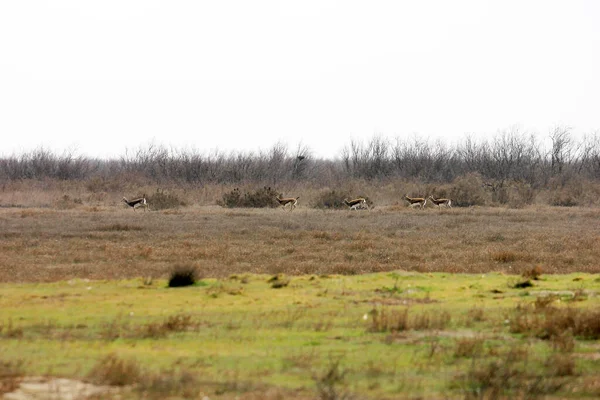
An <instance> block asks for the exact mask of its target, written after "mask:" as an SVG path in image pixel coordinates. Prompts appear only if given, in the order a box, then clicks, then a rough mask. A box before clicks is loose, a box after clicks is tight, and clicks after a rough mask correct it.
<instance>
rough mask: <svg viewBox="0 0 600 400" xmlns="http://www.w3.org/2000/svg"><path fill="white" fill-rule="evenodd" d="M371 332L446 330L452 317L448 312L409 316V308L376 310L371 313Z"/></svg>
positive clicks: (369, 328) (431, 312) (422, 313)
mask: <svg viewBox="0 0 600 400" xmlns="http://www.w3.org/2000/svg"><path fill="white" fill-rule="evenodd" d="M369 315H370V325H369V327H368V330H369V331H370V332H401V331H409V330H432V329H445V328H446V327H448V325H449V324H450V320H451V316H450V313H449V312H447V311H441V312H436V311H423V312H418V313H416V314H415V315H411V316H409V308H403V309H391V310H390V309H388V308H386V307H381V308H374V309H373V310H371V311H370V313H369Z"/></svg>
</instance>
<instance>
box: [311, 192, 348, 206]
mask: <svg viewBox="0 0 600 400" xmlns="http://www.w3.org/2000/svg"><path fill="white" fill-rule="evenodd" d="M348 197H350V195H349V194H348V193H347V192H344V191H336V190H328V191H325V192H323V193H321V194H320V195H319V196H318V197H317V198H316V199H315V200H313V202H312V206H313V207H314V208H322V209H333V210H340V209H346V208H348V206H347V205H345V204H344V199H346V198H348Z"/></svg>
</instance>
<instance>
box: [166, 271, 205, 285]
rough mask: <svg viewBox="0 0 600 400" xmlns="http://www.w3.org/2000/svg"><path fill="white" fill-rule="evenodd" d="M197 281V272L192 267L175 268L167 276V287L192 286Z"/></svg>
mask: <svg viewBox="0 0 600 400" xmlns="http://www.w3.org/2000/svg"><path fill="white" fill-rule="evenodd" d="M197 280H198V271H197V270H196V268H194V267H192V266H176V267H175V268H173V270H172V271H171V275H170V276H169V287H182V286H192V285H193V284H195V283H196V281H197Z"/></svg>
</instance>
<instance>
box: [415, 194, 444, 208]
mask: <svg viewBox="0 0 600 400" xmlns="http://www.w3.org/2000/svg"><path fill="white" fill-rule="evenodd" d="M404 198H405V199H406V201H408V206H409V207H418V208H420V209H423V208H425V206H426V205H427V200H431V202H432V203H433V204H435V205H436V206H438V208H441V207H442V206H444V207H446V208H452V200H450V199H436V198H435V197H433V196H429V197H408V195H404Z"/></svg>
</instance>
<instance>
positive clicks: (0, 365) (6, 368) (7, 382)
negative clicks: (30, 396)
mask: <svg viewBox="0 0 600 400" xmlns="http://www.w3.org/2000/svg"><path fill="white" fill-rule="evenodd" d="M24 375H25V362H24V361H23V360H3V359H0V395H2V394H3V393H9V392H12V391H13V390H15V389H16V388H17V387H19V380H20V378H21V377H23V376H24Z"/></svg>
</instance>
